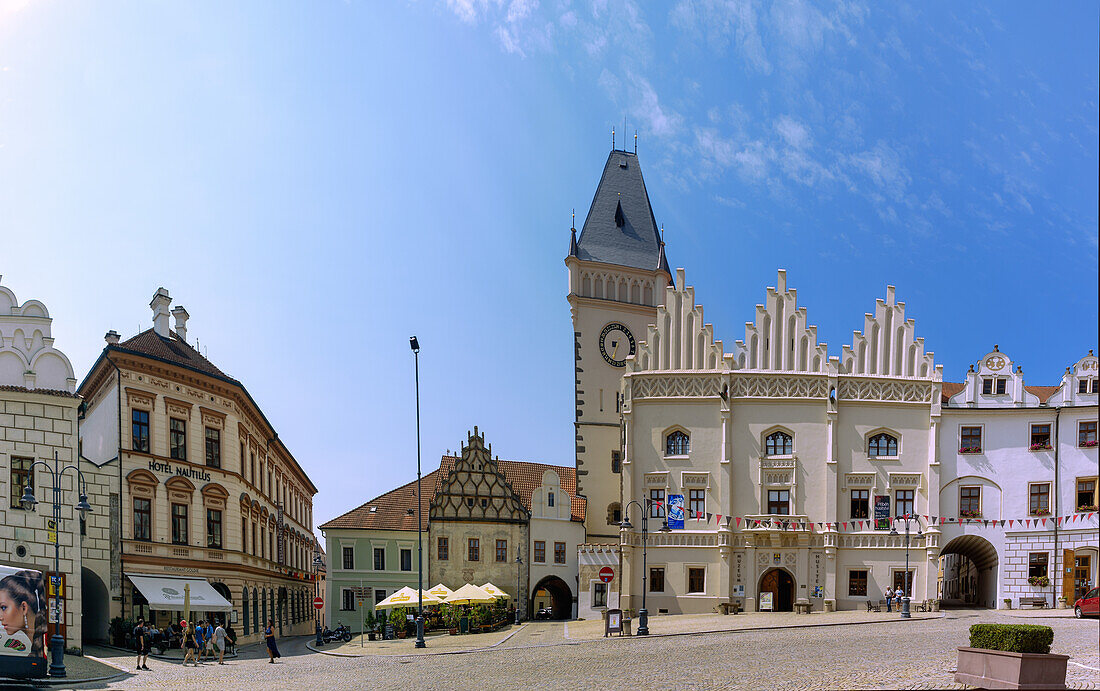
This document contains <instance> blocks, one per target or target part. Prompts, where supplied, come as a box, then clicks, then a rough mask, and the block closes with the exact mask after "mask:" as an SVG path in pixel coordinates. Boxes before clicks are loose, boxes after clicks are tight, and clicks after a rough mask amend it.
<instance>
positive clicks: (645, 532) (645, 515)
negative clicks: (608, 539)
mask: <svg viewBox="0 0 1100 691" xmlns="http://www.w3.org/2000/svg"><path fill="white" fill-rule="evenodd" d="M643 501H644V502H645V505H644V506H643V505H642V504H640V503H638V501H637V500H635V499H631V500H630V501H628V502H627V503H626V506H625V507H623V522H622V523H620V524H619V528H621V529H622V530H630V529H632V528H633V527H634V526H633V525H631V523H630V518H629V516H628V515H627V514H628V513H629V511H630V505H631V504H634V505H635V506H637V507H638V509H639V510H640V511H641V512H642V608H641V609H640V610H638V635H639V636H648V635H649V610H647V609H646V606H645V594H646V590H647V588H646V575H647V573H648V571H649V567H648V562H647V560H646V546H647V543H648V538H649V512H650V509H651V507H653V506H656V505H657V502H655V501H653V500H652V499H649V498H648V497H646V498H643ZM657 532H659V533H670V532H672V529H671V528H669V527H668V518H665V519H664V521H663V522H662V524H661V527H660V528H659V529H658V530H657Z"/></svg>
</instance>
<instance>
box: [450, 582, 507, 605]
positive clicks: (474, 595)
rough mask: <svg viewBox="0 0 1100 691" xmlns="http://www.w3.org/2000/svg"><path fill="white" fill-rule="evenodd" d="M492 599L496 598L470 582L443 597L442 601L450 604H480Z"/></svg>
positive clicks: (487, 602)
mask: <svg viewBox="0 0 1100 691" xmlns="http://www.w3.org/2000/svg"><path fill="white" fill-rule="evenodd" d="M494 600H496V598H495V597H493V596H492V595H490V594H489V593H487V592H485V591H484V590H482V589H481V588H479V587H477V586H476V585H472V584H470V583H467V584H466V585H464V586H462V587H461V588H459V589H458V590H456V591H454V592H453V593H451V594H450V595H448V596H447V597H445V598H443V601H444V602H446V603H448V604H451V605H482V604H489V603H490V602H493V601H494Z"/></svg>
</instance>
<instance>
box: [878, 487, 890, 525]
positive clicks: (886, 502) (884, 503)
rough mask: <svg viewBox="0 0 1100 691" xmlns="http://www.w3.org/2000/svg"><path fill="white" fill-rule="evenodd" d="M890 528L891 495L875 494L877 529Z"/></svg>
mask: <svg viewBox="0 0 1100 691" xmlns="http://www.w3.org/2000/svg"><path fill="white" fill-rule="evenodd" d="M889 529H890V495H889V494H878V495H875V530H889Z"/></svg>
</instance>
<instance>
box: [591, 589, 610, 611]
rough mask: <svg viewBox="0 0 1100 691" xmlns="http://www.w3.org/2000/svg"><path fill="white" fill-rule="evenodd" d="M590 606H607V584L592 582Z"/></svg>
mask: <svg viewBox="0 0 1100 691" xmlns="http://www.w3.org/2000/svg"><path fill="white" fill-rule="evenodd" d="M592 606H593V607H607V584H606V583H593V584H592Z"/></svg>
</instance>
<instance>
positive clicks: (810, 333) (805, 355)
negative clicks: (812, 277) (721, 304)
mask: <svg viewBox="0 0 1100 691" xmlns="http://www.w3.org/2000/svg"><path fill="white" fill-rule="evenodd" d="M828 362H829V354H828V346H827V345H826V344H825V343H818V342H817V327H816V326H812V325H809V324H808V323H807V320H806V308H805V307H799V306H798V291H797V290H795V289H794V288H791V289H790V290H788V289H787V271H786V270H785V269H779V272H778V278H777V281H776V287H774V288H773V287H771V286H768V291H767V297H766V298H765V301H764V304H762V305H757V306H756V319H755V321H751V322H745V340H743V341H737V357H736V363H737V369H752V370H773V371H783V372H819V373H824V372H825V369H826V366H827V364H828Z"/></svg>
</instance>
